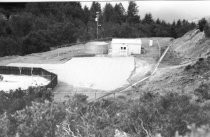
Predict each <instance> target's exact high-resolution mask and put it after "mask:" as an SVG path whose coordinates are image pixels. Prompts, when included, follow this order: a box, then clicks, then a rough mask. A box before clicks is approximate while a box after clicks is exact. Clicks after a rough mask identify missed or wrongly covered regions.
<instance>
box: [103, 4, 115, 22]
mask: <svg viewBox="0 0 210 137" xmlns="http://www.w3.org/2000/svg"><path fill="white" fill-rule="evenodd" d="M113 16H114V8H113V7H112V5H111V4H110V3H106V5H105V7H104V10H103V21H104V22H113Z"/></svg>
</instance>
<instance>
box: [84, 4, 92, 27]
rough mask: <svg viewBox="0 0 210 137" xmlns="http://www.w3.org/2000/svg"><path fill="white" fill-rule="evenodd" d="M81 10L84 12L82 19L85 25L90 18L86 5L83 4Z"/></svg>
mask: <svg viewBox="0 0 210 137" xmlns="http://www.w3.org/2000/svg"><path fill="white" fill-rule="evenodd" d="M83 12H84V18H83V21H84V23H85V25H86V26H87V24H88V21H89V19H90V10H89V9H88V7H87V6H85V7H84V9H83Z"/></svg>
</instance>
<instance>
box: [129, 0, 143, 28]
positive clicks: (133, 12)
mask: <svg viewBox="0 0 210 137" xmlns="http://www.w3.org/2000/svg"><path fill="white" fill-rule="evenodd" d="M138 12H139V10H138V6H137V5H136V3H135V2H134V1H130V2H129V5H128V11H127V21H128V23H129V24H131V23H139V20H140V16H139V15H138Z"/></svg>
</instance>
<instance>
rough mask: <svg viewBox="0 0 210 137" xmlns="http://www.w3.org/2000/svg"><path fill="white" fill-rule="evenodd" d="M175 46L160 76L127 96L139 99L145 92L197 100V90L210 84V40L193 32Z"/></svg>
mask: <svg viewBox="0 0 210 137" xmlns="http://www.w3.org/2000/svg"><path fill="white" fill-rule="evenodd" d="M172 44H173V46H172V47H171V49H170V50H169V52H168V53H167V54H166V56H165V57H164V59H163V62H162V63H161V64H160V67H159V69H158V70H157V72H156V73H155V74H154V75H153V76H152V77H150V79H149V80H148V81H146V82H143V83H141V84H140V85H138V87H137V88H135V90H132V94H131V93H130V91H128V92H126V95H130V97H136V95H139V93H141V92H142V91H144V92H154V93H160V94H166V93H168V92H176V93H181V94H183V93H184V94H191V95H193V96H194V95H195V91H196V90H199V89H200V88H202V86H205V85H207V84H209V83H210V80H209V72H210V67H209V66H210V63H209V58H207V57H208V55H209V51H210V46H209V44H210V39H207V38H205V36H204V33H203V32H200V31H198V30H193V31H190V32H188V33H186V34H185V35H184V36H183V37H181V38H178V39H175V40H174V41H173V43H172ZM201 57H202V58H201ZM199 58H200V59H199ZM175 61H176V62H175ZM207 90H208V87H207ZM139 91H141V92H139Z"/></svg>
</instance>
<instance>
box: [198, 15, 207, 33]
mask: <svg viewBox="0 0 210 137" xmlns="http://www.w3.org/2000/svg"><path fill="white" fill-rule="evenodd" d="M206 23H207V21H206V19H205V18H202V19H201V20H199V21H198V28H199V30H200V31H203V30H204V27H205V25H206Z"/></svg>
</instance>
